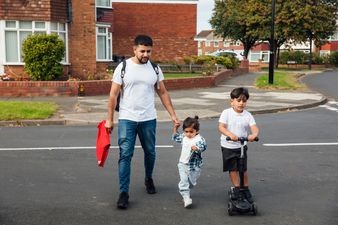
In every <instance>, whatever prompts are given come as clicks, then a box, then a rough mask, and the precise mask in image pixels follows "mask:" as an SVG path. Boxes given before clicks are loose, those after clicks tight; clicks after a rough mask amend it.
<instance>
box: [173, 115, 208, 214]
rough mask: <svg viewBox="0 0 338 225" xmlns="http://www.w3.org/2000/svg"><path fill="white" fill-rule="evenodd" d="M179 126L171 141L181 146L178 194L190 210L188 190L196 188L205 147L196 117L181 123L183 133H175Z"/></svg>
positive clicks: (190, 201) (175, 127)
mask: <svg viewBox="0 0 338 225" xmlns="http://www.w3.org/2000/svg"><path fill="white" fill-rule="evenodd" d="M179 126H180V125H179V124H178V125H176V126H174V127H173V135H172V139H173V141H175V142H178V143H181V144H182V151H181V156H180V159H179V162H178V165H177V166H178V171H179V174H180V182H179V183H178V188H179V192H180V194H181V195H182V198H183V202H184V207H185V208H190V207H191V205H192V199H191V197H190V189H191V188H193V187H194V186H196V184H197V179H198V178H199V176H200V174H201V167H202V164H203V162H202V154H201V153H202V152H203V151H205V150H206V148H207V145H206V142H205V140H204V138H203V137H202V136H201V135H200V134H199V127H200V124H199V121H198V116H195V117H194V118H191V117H188V118H186V119H185V120H184V121H183V133H179V132H178V131H177V129H178V127H179Z"/></svg>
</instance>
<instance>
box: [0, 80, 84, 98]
mask: <svg viewBox="0 0 338 225" xmlns="http://www.w3.org/2000/svg"><path fill="white" fill-rule="evenodd" d="M77 92H78V83H77V82H67V81H3V82H0V96H3V97H35V96H74V95H77Z"/></svg>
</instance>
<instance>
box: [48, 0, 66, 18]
mask: <svg viewBox="0 0 338 225" xmlns="http://www.w3.org/2000/svg"><path fill="white" fill-rule="evenodd" d="M51 21H58V22H62V23H65V22H66V21H67V0H52V1H51Z"/></svg>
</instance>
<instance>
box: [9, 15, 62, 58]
mask: <svg viewBox="0 0 338 225" xmlns="http://www.w3.org/2000/svg"><path fill="white" fill-rule="evenodd" d="M53 27H54V28H55V29H52V28H53ZM4 33H5V42H4V43H5V48H4V49H5V63H7V64H14V65H15V64H18V63H19V64H21V63H23V57H22V43H23V41H24V40H25V39H26V38H27V37H28V35H30V34H33V33H34V34H39V33H40V34H46V33H47V34H50V33H57V34H58V35H59V36H60V38H61V39H62V40H63V41H64V42H65V43H66V44H67V31H66V25H65V24H60V23H53V22H42V21H5V27H4ZM66 52H67V48H66ZM65 59H66V57H65ZM63 62H66V60H63Z"/></svg>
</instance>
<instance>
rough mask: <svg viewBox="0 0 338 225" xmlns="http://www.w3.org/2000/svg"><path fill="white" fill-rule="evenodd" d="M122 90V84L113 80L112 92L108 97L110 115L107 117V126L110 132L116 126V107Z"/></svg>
mask: <svg viewBox="0 0 338 225" xmlns="http://www.w3.org/2000/svg"><path fill="white" fill-rule="evenodd" d="M120 90H121V85H119V84H117V83H114V82H112V84H111V88H110V94H109V98H108V116H107V119H106V124H105V127H106V128H107V130H108V132H109V133H110V132H111V131H112V130H113V128H114V111H115V107H116V100H117V96H118V95H119V93H120Z"/></svg>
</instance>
